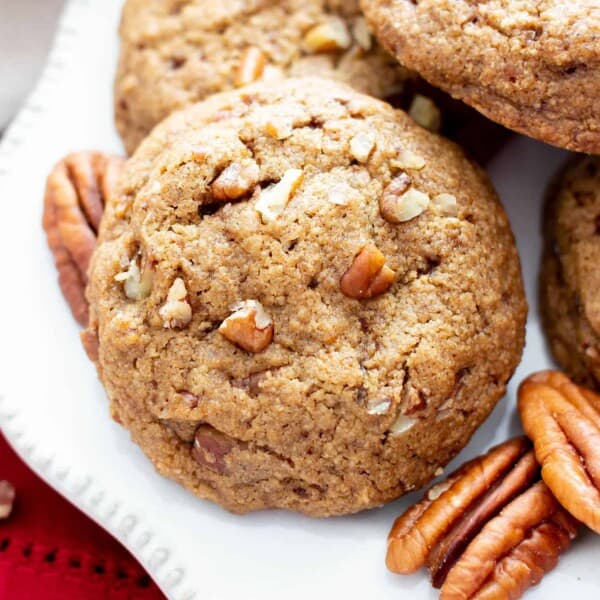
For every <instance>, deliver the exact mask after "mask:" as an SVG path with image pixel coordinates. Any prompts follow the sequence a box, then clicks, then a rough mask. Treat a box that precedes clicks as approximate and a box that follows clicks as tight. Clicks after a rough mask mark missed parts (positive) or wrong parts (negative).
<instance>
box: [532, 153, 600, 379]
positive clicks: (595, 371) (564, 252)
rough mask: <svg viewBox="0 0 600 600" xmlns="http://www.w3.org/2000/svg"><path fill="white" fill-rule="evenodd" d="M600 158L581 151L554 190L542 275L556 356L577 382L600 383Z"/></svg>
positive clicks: (547, 218) (543, 297)
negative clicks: (585, 155)
mask: <svg viewBox="0 0 600 600" xmlns="http://www.w3.org/2000/svg"><path fill="white" fill-rule="evenodd" d="M599 232H600V158H598V157H578V158H576V159H575V160H574V161H572V162H571V164H569V165H568V167H567V168H566V169H565V170H564V172H563V173H562V174H561V176H560V177H559V178H558V180H557V182H556V184H555V185H554V186H553V188H552V189H551V190H550V194H549V198H548V205H547V207H546V216H545V236H546V251H545V253H544V260H543V267H542V276H541V300H542V312H543V316H544V325H545V328H546V333H547V334H548V338H549V341H550V346H551V348H552V351H553V353H554V356H555V357H556V359H557V360H558V361H559V363H560V364H561V365H562V366H563V367H564V368H565V369H566V370H567V371H568V373H569V374H570V375H571V376H572V377H573V378H574V379H576V380H577V381H578V382H581V383H584V384H587V385H589V386H592V387H596V388H599V387H600V295H599V290H600V235H599Z"/></svg>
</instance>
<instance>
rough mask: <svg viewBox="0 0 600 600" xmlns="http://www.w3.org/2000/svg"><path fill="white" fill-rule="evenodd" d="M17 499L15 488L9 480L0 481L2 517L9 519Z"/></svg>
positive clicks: (0, 515) (0, 511)
mask: <svg viewBox="0 0 600 600" xmlns="http://www.w3.org/2000/svg"><path fill="white" fill-rule="evenodd" d="M14 501H15V488H14V487H13V486H12V484H11V483H9V482H8V481H4V480H3V481H0V519H8V517H9V516H10V513H11V512H12V508H13V503H14Z"/></svg>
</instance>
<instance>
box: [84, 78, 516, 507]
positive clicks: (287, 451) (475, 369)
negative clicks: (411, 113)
mask: <svg viewBox="0 0 600 600" xmlns="http://www.w3.org/2000/svg"><path fill="white" fill-rule="evenodd" d="M87 295H88V299H89V302H90V327H89V330H88V332H87V335H88V336H89V337H90V338H91V337H97V341H98V352H99V358H98V367H99V374H100V377H101V380H102V382H103V384H104V386H105V388H106V391H107V393H108V396H109V399H110V402H111V407H112V413H113V415H114V417H115V419H117V420H118V421H119V422H121V423H122V424H123V425H124V426H125V427H127V428H128V429H129V430H130V431H131V435H132V437H133V440H134V441H135V442H137V443H138V444H139V445H140V446H141V447H142V449H143V450H144V452H145V453H146V454H147V455H148V456H149V458H150V459H151V460H152V461H153V463H154V464H155V466H156V468H157V470H158V471H159V472H160V473H162V474H163V475H166V476H167V477H171V478H173V479H175V480H177V481H179V482H180V483H181V484H183V485H184V486H185V487H187V488H188V489H190V490H191V491H192V492H194V493H195V494H197V495H198V496H200V497H202V498H208V499H210V500H213V501H215V502H218V503H219V504H221V505H222V506H224V507H225V508H227V509H229V510H230V511H233V512H238V513H243V512H246V511H250V510H256V509H263V508H270V507H279V508H287V509H291V510H295V511H300V512H303V513H306V514H309V515H319V516H324V515H336V514H345V513H352V512H356V511H359V510H362V509H366V508H369V507H373V506H378V505H381V504H383V503H384V502H387V501H389V500H391V499H393V498H396V497H398V496H400V495H402V494H404V493H406V492H408V491H410V490H413V489H415V488H417V487H420V486H422V485H423V484H425V483H426V482H427V481H429V480H430V479H431V478H432V477H433V476H434V474H436V473H437V472H438V471H439V469H440V468H441V467H443V466H444V465H445V464H446V463H447V462H448V461H449V460H450V459H451V458H452V457H453V456H455V455H456V453H457V452H458V451H459V450H460V449H461V448H462V447H463V446H464V445H465V444H466V443H467V441H468V440H469V438H470V437H471V435H472V433H473V432H474V431H475V429H476V428H477V427H478V426H479V425H480V424H481V423H482V421H483V420H484V419H485V418H486V416H487V415H488V414H489V412H490V410H491V409H492V408H493V406H494V405H495V403H496V402H497V400H498V399H499V398H500V397H501V396H502V395H503V394H504V391H505V385H506V382H507V381H508V379H509V377H510V376H511V374H512V373H513V370H514V368H515V367H516V365H517V363H518V362H519V359H520V356H521V351H522V347H523V339H524V324H525V317H526V303H525V299H524V292H523V286H522V281H521V274H520V266H519V260H518V256H517V252H516V249H515V245H514V240H513V236H512V233H511V231H510V227H509V224H508V222H507V219H506V215H505V214H504V211H503V210H502V208H501V206H500V204H499V203H498V201H497V198H496V195H495V193H494V191H493V189H492V187H491V185H490V183H489V181H488V179H487V178H486V176H485V175H484V173H483V171H482V170H481V169H479V167H477V166H476V165H474V164H473V163H471V162H470V161H469V160H467V159H466V158H465V157H464V155H463V154H462V152H461V151H460V150H459V148H458V147H457V146H455V145H454V144H452V143H451V142H447V141H445V140H443V139H442V138H440V137H438V136H436V135H433V134H431V133H429V132H427V131H426V130H424V129H423V128H421V127H419V126H417V125H416V124H415V123H414V122H413V121H412V120H411V119H410V118H409V117H408V116H407V115H406V114H405V113H403V112H401V111H395V110H393V109H392V108H391V107H390V106H389V105H388V104H385V103H383V102H381V101H379V100H375V99H374V98H371V97H368V96H365V95H361V94H359V93H358V92H356V91H354V90H353V89H351V88H350V87H347V86H345V85H342V84H338V83H335V82H332V81H325V80H321V79H310V78H309V79H300V80H295V79H290V80H286V81H284V82H276V83H271V84H267V83H259V84H255V85H253V86H249V87H246V88H244V89H242V90H239V91H230V92H226V93H222V94H219V95H214V96H212V97H211V98H209V99H207V100H206V101H204V102H202V103H200V104H197V105H194V106H193V107H190V108H188V109H185V110H183V111H180V112H178V113H175V114H174V115H172V116H171V117H169V118H168V119H167V120H165V121H164V122H163V123H161V124H160V125H159V126H158V127H157V128H156V129H155V130H154V131H153V132H152V133H151V134H150V136H149V137H148V138H147V139H146V140H145V141H144V142H143V143H142V145H141V146H140V147H139V149H138V150H137V152H136V153H135V154H134V156H133V157H132V158H131V159H130V160H129V161H128V162H127V163H126V166H125V168H124V171H123V174H122V178H121V188H120V190H119V192H118V193H117V194H115V195H114V196H112V200H111V202H110V203H109V204H108V206H107V208H106V213H105V217H104V219H103V221H102V227H101V231H100V235H99V242H98V246H97V249H96V251H95V254H94V256H93V259H92V266H91V270H90V285H89V286H88V290H87Z"/></svg>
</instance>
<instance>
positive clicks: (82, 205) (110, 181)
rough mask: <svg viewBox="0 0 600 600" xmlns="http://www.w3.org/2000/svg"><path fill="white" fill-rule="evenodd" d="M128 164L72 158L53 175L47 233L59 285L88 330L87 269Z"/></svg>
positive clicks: (89, 156)
mask: <svg viewBox="0 0 600 600" xmlns="http://www.w3.org/2000/svg"><path fill="white" fill-rule="evenodd" d="M123 162H124V160H123V159H122V158H120V157H117V156H111V155H108V154H104V153H102V152H77V153H74V154H69V155H68V156H66V157H65V158H64V159H63V160H61V161H60V162H59V163H58V164H57V165H56V166H55V167H54V168H53V169H52V171H51V172H50V175H49V176H48V180H47V182H46V192H45V195H44V216H43V221H42V224H43V227H44V230H45V232H46V238H47V240H48V246H49V247H50V250H51V251H52V254H53V255H54V261H55V263H56V268H57V270H58V282H59V285H60V288H61V290H62V293H63V295H64V297H65V298H66V300H67V302H68V303H69V306H70V307H71V312H72V313H73V316H74V317H75V318H76V319H77V321H78V322H79V323H80V324H81V325H84V326H85V325H87V321H88V304H87V300H86V299H85V286H86V285H87V269H88V266H89V262H90V258H91V256H92V252H93V251H94V248H95V246H96V236H97V233H98V227H99V226H100V220H101V218H102V214H103V212H104V205H105V202H106V200H107V198H109V197H110V195H111V194H112V193H113V191H114V189H115V187H116V181H117V179H118V177H119V174H120V172H121V168H122V165H123Z"/></svg>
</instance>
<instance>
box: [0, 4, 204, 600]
mask: <svg viewBox="0 0 600 600" xmlns="http://www.w3.org/2000/svg"><path fill="white" fill-rule="evenodd" d="M92 4H93V0H67V2H66V4H65V7H64V8H63V11H62V14H61V16H60V19H59V22H58V27H57V30H56V33H55V37H54V41H53V44H52V49H51V50H50V53H49V55H48V59H47V61H46V64H45V66H44V69H43V72H42V75H41V77H40V79H39V80H38V82H37V84H36V85H35V87H34V89H33V91H32V93H31V94H30V95H29V97H28V99H27V100H26V101H25V103H24V105H23V106H22V108H21V110H20V111H19V113H18V114H17V116H16V117H15V119H14V120H13V121H12V122H11V124H10V125H9V127H8V129H7V130H6V132H5V134H4V137H3V138H2V141H1V142H0V189H2V184H3V182H4V180H5V179H6V177H7V176H8V174H9V173H10V172H11V169H12V164H13V162H12V156H13V154H14V151H15V150H16V149H17V148H18V147H20V146H21V145H22V144H23V143H24V142H25V140H26V136H27V133H28V132H29V131H30V130H32V129H33V128H34V127H35V126H36V124H37V123H38V122H39V120H41V119H43V105H44V100H43V99H44V97H45V96H47V95H49V94H50V92H51V91H52V90H54V89H55V88H56V86H57V85H58V83H59V81H60V77H59V76H60V75H61V72H62V70H63V68H64V64H65V62H64V58H65V56H67V55H68V54H69V53H71V52H73V51H74V50H75V49H76V48H77V41H78V38H79V35H81V33H80V31H79V30H78V28H77V24H78V23H79V21H80V19H81V17H82V16H83V15H84V14H85V13H87V11H89V10H90V7H91V5H92ZM26 427H27V426H26V424H25V423H23V422H21V421H20V419H19V413H18V411H16V410H15V409H14V408H13V407H10V408H9V407H7V400H6V395H5V394H3V393H2V391H1V389H0V428H1V429H2V432H3V433H4V435H5V436H6V438H7V440H8V442H9V443H10V445H11V446H12V447H13V448H14V450H15V451H16V452H17V453H18V454H19V455H20V456H21V457H22V458H23V460H24V461H25V462H26V463H27V464H28V465H29V466H30V467H31V468H32V469H33V470H34V471H35V472H36V473H37V474H38V475H39V476H40V477H41V478H42V479H44V480H45V481H46V482H48V483H49V484H50V485H51V486H52V487H53V488H54V489H56V490H57V491H58V492H59V493H60V494H61V495H63V496H64V497H65V498H66V499H67V500H69V501H70V502H72V503H73V504H75V505H76V506H77V507H78V508H79V509H80V510H83V512H85V513H86V514H87V515H88V516H89V517H90V518H92V519H93V520H94V521H96V523H98V524H99V525H100V526H101V527H103V528H104V529H106V530H108V531H109V532H110V533H111V534H112V535H113V536H114V537H115V538H116V539H118V540H119V541H120V542H121V543H122V544H123V545H125V547H126V548H127V549H128V550H129V551H130V552H131V553H132V554H133V555H134V556H135V557H136V558H137V559H138V560H139V561H140V562H141V563H142V565H143V566H144V568H145V569H146V570H147V571H148V573H149V574H150V575H151V576H152V578H153V579H154V580H155V581H156V583H157V584H158V585H159V587H160V588H161V590H162V591H163V592H164V593H165V594H166V595H167V596H168V597H169V598H173V600H193V599H194V598H197V590H196V589H195V588H194V587H193V586H188V582H187V579H186V573H185V570H184V569H183V568H181V566H180V565H178V564H176V563H175V561H174V560H173V559H172V558H171V554H172V552H171V551H170V550H169V548H168V547H167V546H166V544H165V543H163V541H162V540H161V538H160V536H159V535H158V534H157V533H156V532H155V531H154V528H153V527H152V524H151V523H149V522H148V520H147V519H146V520H145V519H143V518H142V517H141V516H140V515H136V514H133V513H132V512H131V511H130V510H128V508H127V502H126V501H125V500H123V499H121V498H118V497H115V496H114V495H113V494H112V493H111V492H110V491H108V490H106V489H103V488H102V487H101V486H100V485H99V484H98V483H96V482H95V481H94V477H93V476H92V475H91V474H90V473H87V472H84V471H82V470H80V469H76V468H73V467H72V466H71V465H68V464H65V463H60V462H58V461H57V460H56V458H55V456H53V455H50V456H48V455H46V454H44V453H43V451H41V450H40V449H39V448H37V447H36V444H35V442H33V441H32V440H31V439H30V438H29V437H28V435H27V429H26Z"/></svg>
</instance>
